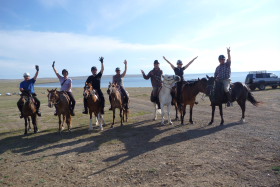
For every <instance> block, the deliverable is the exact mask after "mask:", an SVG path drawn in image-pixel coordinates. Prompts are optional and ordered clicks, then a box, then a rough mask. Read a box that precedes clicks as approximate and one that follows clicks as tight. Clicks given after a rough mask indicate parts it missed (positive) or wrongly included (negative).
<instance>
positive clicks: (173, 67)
mask: <svg viewBox="0 0 280 187" xmlns="http://www.w3.org/2000/svg"><path fill="white" fill-rule="evenodd" d="M163 59H164V60H165V61H166V62H167V63H168V64H169V65H170V66H171V68H172V69H175V66H174V65H173V64H171V62H169V61H168V60H167V59H166V58H165V56H163Z"/></svg>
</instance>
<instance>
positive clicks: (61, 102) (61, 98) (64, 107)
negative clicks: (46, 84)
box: [47, 89, 72, 134]
mask: <svg viewBox="0 0 280 187" xmlns="http://www.w3.org/2000/svg"><path fill="white" fill-rule="evenodd" d="M47 91H48V96H47V97H48V107H50V108H52V107H53V106H54V105H55V106H56V109H57V116H58V124H59V126H58V132H59V133H60V134H61V132H62V130H63V129H64V127H63V125H64V123H65V122H66V124H67V127H68V131H69V132H71V122H72V117H71V115H70V107H69V104H70V98H69V96H68V95H67V93H65V92H60V91H57V90H56V89H52V90H49V89H47ZM61 116H62V121H61Z"/></svg>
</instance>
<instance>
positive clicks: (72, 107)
mask: <svg viewBox="0 0 280 187" xmlns="http://www.w3.org/2000/svg"><path fill="white" fill-rule="evenodd" d="M67 94H68V96H69V98H70V112H71V115H72V116H75V112H74V109H75V105H76V100H75V98H74V96H73V94H72V92H67Z"/></svg>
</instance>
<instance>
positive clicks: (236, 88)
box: [206, 75, 260, 125]
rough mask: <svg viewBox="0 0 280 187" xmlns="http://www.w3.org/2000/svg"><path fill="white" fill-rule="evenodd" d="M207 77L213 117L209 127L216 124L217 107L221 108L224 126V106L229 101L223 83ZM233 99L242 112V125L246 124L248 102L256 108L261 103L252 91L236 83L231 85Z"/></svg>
mask: <svg viewBox="0 0 280 187" xmlns="http://www.w3.org/2000/svg"><path fill="white" fill-rule="evenodd" d="M206 77H207V79H208V81H207V87H206V95H207V96H209V99H210V102H211V107H212V117H211V121H210V122H209V124H208V125H212V124H213V122H214V114H215V109H216V106H219V109H220V116H221V123H220V125H223V124H224V118H223V107H222V104H223V103H227V102H228V99H227V97H226V95H225V92H224V89H223V85H222V83H221V82H218V81H215V78H214V77H209V76H208V75H207V76H206ZM231 99H232V100H231V102H234V101H237V103H238V105H239V106H240V108H241V110H242V116H241V120H240V122H241V123H244V122H245V110H246V100H248V101H250V102H251V103H252V104H253V105H254V106H258V104H259V103H260V102H258V101H257V100H256V99H255V98H254V96H253V94H252V93H251V92H250V89H249V88H248V87H247V86H246V85H245V84H243V83H241V82H235V83H233V84H231Z"/></svg>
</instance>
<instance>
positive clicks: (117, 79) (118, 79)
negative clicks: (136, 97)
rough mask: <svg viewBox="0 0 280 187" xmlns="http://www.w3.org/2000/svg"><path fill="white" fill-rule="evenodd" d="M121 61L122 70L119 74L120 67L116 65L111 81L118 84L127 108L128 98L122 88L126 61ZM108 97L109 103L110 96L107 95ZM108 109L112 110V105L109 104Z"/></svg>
mask: <svg viewBox="0 0 280 187" xmlns="http://www.w3.org/2000/svg"><path fill="white" fill-rule="evenodd" d="M123 63H124V64H125V69H124V72H123V73H122V74H121V70H120V68H119V67H117V68H116V75H114V76H113V80H112V83H114V84H117V85H119V86H120V90H121V93H122V95H123V97H124V103H125V104H126V108H127V109H128V108H129V106H128V99H129V98H128V94H127V92H126V90H125V89H124V84H123V78H124V77H125V75H126V71H127V61H126V60H124V62H123ZM109 99H110V103H111V98H110V97H109ZM109 110H112V105H111V107H110V109H109Z"/></svg>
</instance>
